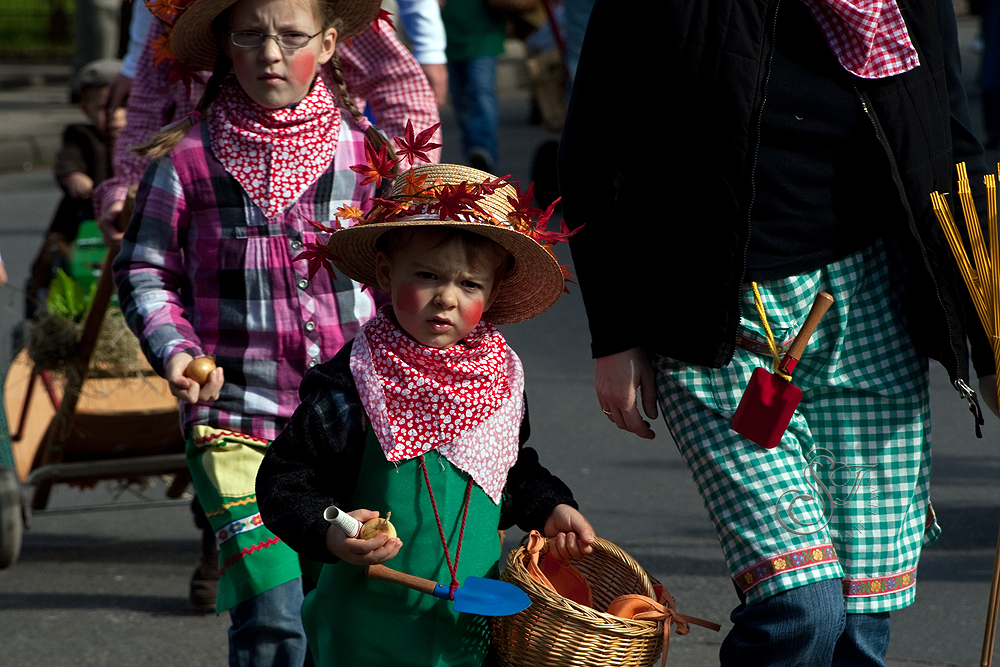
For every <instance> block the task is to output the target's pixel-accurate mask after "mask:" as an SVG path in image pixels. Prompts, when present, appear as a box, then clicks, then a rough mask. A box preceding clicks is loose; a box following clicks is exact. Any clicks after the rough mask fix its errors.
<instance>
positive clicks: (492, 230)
mask: <svg viewBox="0 0 1000 667" xmlns="http://www.w3.org/2000/svg"><path fill="white" fill-rule="evenodd" d="M413 174H414V176H415V177H417V178H419V177H421V176H426V180H425V181H424V182H425V183H426V187H428V188H430V187H431V186H432V185H434V184H435V183H439V184H440V185H460V184H462V183H468V185H469V186H473V187H474V186H476V185H478V184H483V183H492V184H494V185H496V184H499V186H498V187H495V189H494V188H492V187H491V188H488V189H487V190H486V192H487V193H488V194H484V195H483V196H482V197H481V198H479V199H478V200H477V201H476V202H475V203H476V205H478V206H479V207H480V208H481V209H483V211H484V212H486V213H487V215H483V214H481V213H477V212H475V211H472V210H471V209H468V208H467V209H465V211H463V212H460V213H454V214H447V215H446V217H447V219H445V220H442V219H441V216H442V213H441V212H440V211H433V210H431V211H430V212H428V208H429V207H428V206H427V205H423V206H421V205H420V201H421V200H423V201H426V202H434V201H435V193H434V192H433V191H428V194H423V195H417V196H408V195H405V194H404V192H403V190H404V187H405V186H406V182H407V181H406V179H405V178H399V177H397V178H395V179H394V180H393V184H392V192H391V194H390V195H389V196H388V197H385V200H389V201H396V202H404V203H405V204H410V205H409V206H407V207H406V208H405V210H404V212H403V213H402V215H399V216H395V215H389V216H386V215H385V208H384V207H380V206H376V207H375V208H374V209H372V211H371V212H370V213H369V214H368V215H367V216H366V217H365V219H364V220H362V221H361V222H360V223H358V224H357V225H355V226H354V227H348V228H346V229H341V230H338V231H336V232H334V233H333V234H332V235H331V236H330V241H329V243H328V244H327V252H328V254H329V255H330V258H331V260H332V261H333V264H334V266H336V267H337V268H338V269H340V270H341V271H342V272H343V273H345V274H346V275H348V276H349V277H351V278H353V279H354V280H356V281H358V282H359V283H362V284H364V285H378V278H377V276H376V274H375V255H376V253H377V252H378V251H377V249H376V247H375V244H376V242H377V241H378V239H379V237H380V236H382V235H383V234H385V233H386V232H388V231H390V230H393V229H397V228H400V227H452V228H457V229H464V230H467V231H470V232H473V233H475V234H479V235H480V236H485V237H486V238H488V239H491V240H493V241H496V242H497V243H499V244H500V245H502V246H503V247H504V248H506V249H507V251H508V252H509V253H510V254H511V255H512V256H513V257H514V266H513V268H512V269H511V270H510V271H509V272H508V273H507V275H506V276H505V277H504V279H503V280H502V281H501V283H500V288H499V291H498V293H497V297H496V299H495V300H494V301H493V305H492V306H490V309H489V310H487V311H486V312H485V313H483V317H484V318H486V319H487V320H489V321H490V322H492V323H493V324H511V323H514V322H520V321H522V320H527V319H529V318H532V317H534V316H535V315H538V314H539V313H541V312H543V311H545V310H546V309H547V308H549V306H551V305H552V304H553V303H555V302H556V300H557V299H558V298H559V296H560V295H561V294H562V293H563V289H564V283H563V270H562V267H560V266H559V262H558V261H557V260H556V258H555V256H554V255H553V254H552V251H551V250H549V249H548V248H546V247H545V246H543V245H541V244H540V243H539V242H538V241H536V240H535V239H534V238H532V236H531V235H530V234H531V233H534V232H535V231H536V230H535V229H534V228H533V227H530V226H526V225H523V224H522V225H515V223H514V222H512V219H513V218H514V217H516V216H511V213H512V212H514V210H515V209H514V203H516V202H517V201H518V193H517V190H515V189H514V187H513V186H511V185H510V184H509V183H503V182H500V181H499V180H498V179H497V178H496V177H495V176H493V175H491V174H488V173H486V172H484V171H479V170H477V169H471V168H469V167H464V166H461V165H455V164H428V165H422V166H419V167H414V168H413ZM491 190H492V192H490V191H491ZM437 194H440V193H437ZM509 198H512V199H513V202H512V201H511V200H510V199H509ZM413 204H416V205H413ZM430 208H432V209H433V206H432V207H430ZM385 218H388V219H385Z"/></svg>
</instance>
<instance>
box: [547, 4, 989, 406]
mask: <svg viewBox="0 0 1000 667" xmlns="http://www.w3.org/2000/svg"><path fill="white" fill-rule="evenodd" d="M798 1H799V0H665V1H664V2H646V3H642V6H641V8H640V7H636V6H634V5H630V6H629V9H628V10H627V11H626V10H623V9H622V8H621V6H620V4H619V3H617V2H614V1H613V0H597V2H596V4H595V6H594V10H593V13H592V14H591V18H590V23H589V26H588V30H587V36H586V39H585V41H584V47H583V53H582V55H581V58H580V65H579V70H578V73H577V77H576V80H575V82H574V85H573V96H572V101H571V103H570V109H569V113H568V115H567V118H566V123H565V127H564V131H563V138H562V141H561V143H560V156H559V181H560V188H561V191H562V196H563V207H564V208H563V211H564V215H565V219H566V222H567V224H568V225H569V226H570V227H571V228H578V227H581V226H582V227H583V229H581V230H580V231H579V233H577V234H576V236H574V237H573V238H572V239H571V241H570V246H571V248H572V251H573V264H574V267H575V272H576V274H577V277H578V278H579V282H580V288H581V292H582V294H583V299H584V303H585V305H586V308H587V314H588V318H589V321H590V330H591V335H592V340H593V342H592V350H593V354H594V356H595V357H600V356H606V355H609V354H614V353H616V352H620V351H623V350H627V349H630V348H633V347H644V348H646V349H649V350H651V351H654V352H658V353H662V354H666V355H668V356H670V357H673V358H676V359H680V360H682V361H685V362H688V363H692V364H699V365H707V366H712V367H721V366H724V365H726V364H728V363H729V362H730V360H731V359H732V357H733V352H734V348H735V340H736V330H737V325H738V324H739V321H740V314H741V313H740V302H739V292H740V285H741V283H743V282H744V279H745V275H746V252H747V239H748V235H749V233H750V217H749V211H750V207H751V205H752V202H753V197H754V168H755V158H756V148H757V145H758V141H759V139H758V132H759V119H760V113H761V109H762V107H763V105H764V104H766V101H767V86H768V76H769V74H770V68H769V66H770V57H771V53H772V49H773V38H774V27H775V22H776V16H777V11H778V7H779V5H780V3H783V2H798ZM897 2H898V4H899V5H900V8H901V10H902V13H903V17H904V19H905V21H906V24H907V27H908V29H909V33H910V36H911V39H912V40H913V43H914V45H915V46H916V48H917V51H918V53H919V57H920V66H919V67H916V68H914V69H913V70H911V71H909V72H906V73H904V74H900V75H897V76H894V77H889V78H885V79H875V80H868V79H861V78H858V77H855V79H856V89H857V94H858V96H859V99H860V101H861V103H862V104H863V107H864V109H865V112H866V113H867V115H868V117H869V118H870V119H871V122H872V124H873V127H874V128H875V131H876V134H877V136H878V138H879V141H880V142H881V144H882V146H883V147H884V148H885V151H886V156H887V159H888V160H889V163H890V166H891V169H892V173H893V179H894V181H895V184H896V188H897V190H898V192H899V197H900V201H901V202H902V205H903V208H904V209H905V211H906V220H905V224H904V223H902V222H901V223H900V225H899V226H898V227H897V228H895V229H892V230H889V231H887V232H886V236H887V237H888V238H887V240H888V241H890V242H898V244H899V247H900V250H901V256H902V257H903V261H904V262H905V264H906V269H907V275H908V276H909V277H908V284H907V290H906V292H907V295H908V296H907V301H908V303H906V304H905V306H906V312H907V316H908V318H909V320H910V322H911V324H912V328H913V335H914V337H915V339H916V341H917V344H918V345H920V346H921V348H922V350H923V351H924V352H925V353H927V354H928V355H929V356H931V357H932V358H934V359H938V360H940V361H941V362H942V364H943V365H944V366H945V367H946V368H947V370H948V373H949V376H950V378H951V380H952V382H953V383H955V384H956V387H957V388H959V390H960V391H965V390H967V382H968V378H969V368H968V356H969V353H968V347H967V344H966V338H967V336H969V337H971V338H972V343H973V346H972V347H973V362H974V364H975V367H976V369H977V371H978V373H979V375H987V374H991V373H993V372H995V371H994V369H993V359H992V352H991V351H990V347H989V344H988V341H987V340H986V336H985V332H984V331H983V329H982V325H981V324H980V323H979V320H978V318H977V317H976V314H975V311H974V310H973V309H972V306H971V303H970V302H969V298H968V294H967V292H966V290H965V286H964V284H963V283H962V280H961V277H960V275H959V273H958V269H957V267H956V265H955V261H954V258H953V256H952V255H951V251H950V250H949V248H948V246H947V242H946V240H945V238H944V236H943V233H942V231H941V229H940V226H939V224H938V222H937V219H936V217H935V216H934V213H933V210H932V208H931V201H930V196H929V194H930V193H931V192H932V191H935V190H936V191H940V192H942V193H945V192H956V191H957V190H956V185H955V174H956V172H955V163H957V162H962V161H965V162H967V164H968V168H969V177H970V182H971V183H972V184H973V188H974V189H973V193H974V194H977V191H976V189H975V188H976V187H977V186H976V184H977V183H979V184H981V183H982V174H984V173H985V171H986V167H985V162H984V159H983V154H982V147H981V146H980V145H979V142H978V141H977V140H976V138H975V136H974V135H973V134H972V132H971V130H970V129H969V128H970V127H971V123H970V120H969V111H968V106H967V101H966V97H965V91H964V89H963V87H962V84H961V64H960V61H959V47H958V37H957V27H956V21H955V14H954V10H953V7H952V2H951V0H897ZM978 196H979V198H985V194H984V193H983V192H978ZM949 199H950V200H951V203H952V209H953V210H955V211H956V216H957V217H959V218H960V217H961V216H960V213H957V208H960V207H957V208H956V204H957V196H956V197H949ZM857 205H858V207H859V210H860V209H861V208H863V207H864V205H865V193H864V192H863V191H862V192H858V193H857ZM960 226H961V223H960ZM966 397H967V398H968V395H966Z"/></svg>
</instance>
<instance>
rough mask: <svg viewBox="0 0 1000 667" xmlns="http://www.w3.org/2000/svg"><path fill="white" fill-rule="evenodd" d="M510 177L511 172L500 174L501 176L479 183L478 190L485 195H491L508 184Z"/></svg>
mask: <svg viewBox="0 0 1000 667" xmlns="http://www.w3.org/2000/svg"><path fill="white" fill-rule="evenodd" d="M509 178H510V174H507V175H506V176H500V177H499V178H494V179H493V180H492V181H491V180H489V179H487V180H485V181H483V182H482V183H477V184H476V192H478V193H479V194H481V195H484V196H489V195H491V194H493V193H494V192H496V191H497V190H499V189H500V188H502V187H503V186H505V185H507V179H509Z"/></svg>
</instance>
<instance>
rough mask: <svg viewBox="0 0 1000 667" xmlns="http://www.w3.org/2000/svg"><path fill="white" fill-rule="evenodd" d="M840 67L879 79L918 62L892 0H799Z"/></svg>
mask: <svg viewBox="0 0 1000 667" xmlns="http://www.w3.org/2000/svg"><path fill="white" fill-rule="evenodd" d="M802 2H803V3H805V5H806V6H807V7H808V8H809V11H810V12H811V13H812V16H813V19H814V20H815V21H816V23H817V24H818V25H819V27H820V29H821V30H822V31H823V34H824V35H825V36H826V41H827V44H829V45H830V50H831V51H833V54H834V55H835V56H837V60H838V61H840V64H841V66H843V68H844V69H846V70H847V71H848V72H850V73H851V74H856V75H857V76H860V77H861V78H863V79H883V78H885V77H888V76H894V75H896V74H902V73H903V72H908V71H910V70H911V69H913V68H914V67H916V66H918V65H919V64H920V58H919V57H917V50H916V49H915V48H914V46H913V42H911V41H910V35H909V33H908V32H907V31H906V24H905V23H904V22H903V15H902V13H901V12H900V11H899V7H898V6H897V5H896V0H802Z"/></svg>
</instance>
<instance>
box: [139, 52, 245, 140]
mask: <svg viewBox="0 0 1000 667" xmlns="http://www.w3.org/2000/svg"><path fill="white" fill-rule="evenodd" d="M232 68H233V62H232V60H230V59H229V56H228V55H226V53H225V51H222V50H221V49H220V50H219V56H218V57H217V58H216V59H215V69H214V70H212V76H211V77H209V79H208V83H206V84H205V91H204V92H203V93H202V94H201V99H200V100H198V104H197V105H195V108H194V110H193V111H192V112H191V113H190V114H188V116H187V117H186V118H182V119H181V120H179V121H177V122H174V123H171V124H170V125H167V126H166V127H165V128H163V129H162V130H160V131H159V132H157V133H156V134H154V135H153V136H152V137H151V138H150V139H149V141H148V142H147V143H145V144H143V145H141V146H136V147H135V148H133V149H132V152H134V153H136V154H138V155H145V156H147V157H151V158H158V157H163V156H164V155H166V154H167V153H169V152H170V151H172V150H173V149H174V148H175V147H176V146H177V144H179V143H180V142H181V141H182V140H183V139H184V137H186V136H187V133H188V132H190V131H191V128H192V127H194V124H195V123H196V122H197V120H198V118H200V117H201V116H203V115H204V114H205V112H206V111H208V108H209V107H210V106H212V103H213V102H215V100H216V98H218V97H219V93H220V92H221V91H222V84H223V83H224V82H225V80H226V77H227V76H228V75H229V71H230V70H231V69H232Z"/></svg>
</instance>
